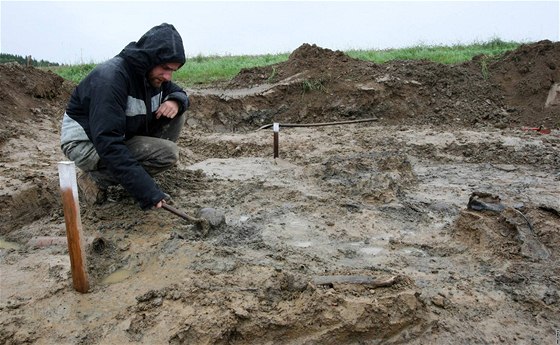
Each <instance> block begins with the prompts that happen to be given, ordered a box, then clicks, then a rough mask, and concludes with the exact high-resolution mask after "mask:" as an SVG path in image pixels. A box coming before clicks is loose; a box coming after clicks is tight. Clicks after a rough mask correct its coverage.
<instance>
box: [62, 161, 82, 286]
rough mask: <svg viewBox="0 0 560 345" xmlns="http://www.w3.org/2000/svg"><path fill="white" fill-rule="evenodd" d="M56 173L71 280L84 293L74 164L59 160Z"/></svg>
mask: <svg viewBox="0 0 560 345" xmlns="http://www.w3.org/2000/svg"><path fill="white" fill-rule="evenodd" d="M58 175H59V179H60V193H61V196H62V206H63V208H64V221H65V222H66V237H67V239H68V253H69V255H70V266H71V269H72V282H73V283H74V289H75V290H76V291H78V292H81V293H86V292H87V291H88V290H89V280H88V274H87V270H86V267H87V266H86V256H85V251H84V237H83V235H82V218H81V217H80V204H79V201H78V185H77V182H76V166H75V165H74V162H59V163H58Z"/></svg>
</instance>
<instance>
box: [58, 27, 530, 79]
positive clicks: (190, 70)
mask: <svg viewBox="0 0 560 345" xmlns="http://www.w3.org/2000/svg"><path fill="white" fill-rule="evenodd" d="M520 45H521V43H517V42H504V41H502V40H500V39H498V38H496V39H493V40H490V41H488V42H475V43H472V44H468V45H459V44H457V45H452V46H427V45H417V46H414V47H408V48H402V49H385V50H349V51H346V52H345V53H346V54H348V55H349V56H351V57H353V58H356V59H360V60H366V61H372V62H375V63H384V62H387V61H391V60H429V61H434V62H438V63H445V64H454V63H460V62H464V61H469V60H471V59H472V58H473V57H474V56H477V55H485V56H487V57H495V56H498V55H500V54H502V53H504V52H506V51H509V50H513V49H516V48H517V47H519V46H520ZM288 57H289V53H282V54H267V55H254V56H251V55H240V56H196V57H193V58H189V59H187V63H186V64H185V65H184V66H183V67H182V68H181V69H180V70H179V71H177V72H176V73H175V74H174V75H173V78H174V80H175V81H176V82H177V83H178V84H180V85H181V86H183V87H188V86H194V85H204V84H209V83H214V82H223V81H228V80H230V79H232V78H233V77H235V76H236V75H237V74H238V73H239V72H240V71H241V70H242V69H244V68H252V67H263V66H268V65H273V64H276V63H279V62H284V61H287V60H288ZM94 67H95V64H92V63H90V64H83V65H68V66H60V67H56V68H52V70H53V72H55V73H57V74H58V75H60V76H62V77H63V78H66V79H69V80H71V81H73V82H76V83H78V82H79V81H80V80H82V79H83V78H84V77H85V76H86V75H87V73H89V71H91V70H92V69H93V68H94Z"/></svg>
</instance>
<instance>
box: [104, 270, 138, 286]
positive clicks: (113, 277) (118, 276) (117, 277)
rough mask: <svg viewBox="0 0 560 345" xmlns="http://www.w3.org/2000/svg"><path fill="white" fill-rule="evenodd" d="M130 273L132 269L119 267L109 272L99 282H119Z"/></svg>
mask: <svg viewBox="0 0 560 345" xmlns="http://www.w3.org/2000/svg"><path fill="white" fill-rule="evenodd" d="M131 275H132V271H130V270H127V269H124V268H121V269H118V270H116V271H115V272H113V273H111V274H109V275H108V276H107V277H105V278H103V280H102V281H101V284H103V285H110V284H116V283H120V282H122V281H124V280H125V279H126V278H128V277H130V276H131Z"/></svg>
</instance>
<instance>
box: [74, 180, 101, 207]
mask: <svg viewBox="0 0 560 345" xmlns="http://www.w3.org/2000/svg"><path fill="white" fill-rule="evenodd" d="M78 188H79V190H80V192H81V194H82V198H83V199H84V201H85V202H86V204H88V205H100V204H102V203H104V202H105V201H106V200H107V188H103V187H102V186H101V185H100V183H98V182H97V181H96V180H95V179H94V177H93V176H92V174H91V173H89V172H83V173H82V174H81V175H80V176H79V177H78Z"/></svg>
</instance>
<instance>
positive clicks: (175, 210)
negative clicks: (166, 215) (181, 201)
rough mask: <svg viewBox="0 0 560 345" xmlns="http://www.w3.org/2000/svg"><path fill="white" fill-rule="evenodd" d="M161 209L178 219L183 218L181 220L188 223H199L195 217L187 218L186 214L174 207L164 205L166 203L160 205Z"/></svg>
mask: <svg viewBox="0 0 560 345" xmlns="http://www.w3.org/2000/svg"><path fill="white" fill-rule="evenodd" d="M161 208H163V209H165V210H167V211H169V212H171V213H173V214H175V215H177V216H179V217H181V218H183V219H185V220H188V221H190V222H198V221H199V219H198V218H195V217H193V216H189V215H188V214H186V213H185V212H183V211H180V210H178V209H176V208H175V207H173V206H171V205H168V204H166V203H163V204H162V205H161Z"/></svg>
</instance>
